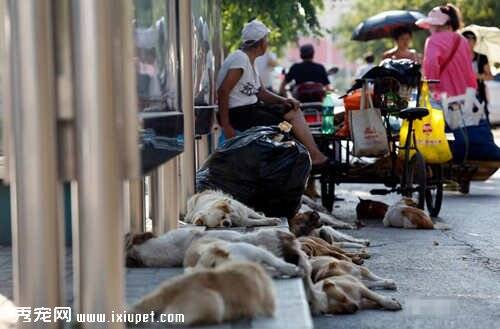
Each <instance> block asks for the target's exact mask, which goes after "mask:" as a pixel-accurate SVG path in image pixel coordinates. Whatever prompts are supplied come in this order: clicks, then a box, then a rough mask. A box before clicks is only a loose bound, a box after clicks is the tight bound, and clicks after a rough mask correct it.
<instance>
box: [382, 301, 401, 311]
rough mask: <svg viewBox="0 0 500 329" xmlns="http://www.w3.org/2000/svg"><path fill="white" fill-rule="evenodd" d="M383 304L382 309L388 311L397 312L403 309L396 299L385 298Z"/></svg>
mask: <svg viewBox="0 0 500 329" xmlns="http://www.w3.org/2000/svg"><path fill="white" fill-rule="evenodd" d="M384 304H385V305H384V308H385V309H387V310H389V311H399V310H402V309H403V307H402V306H401V303H400V302H399V301H398V300H397V299H396V298H387V299H386V300H385V303H384Z"/></svg>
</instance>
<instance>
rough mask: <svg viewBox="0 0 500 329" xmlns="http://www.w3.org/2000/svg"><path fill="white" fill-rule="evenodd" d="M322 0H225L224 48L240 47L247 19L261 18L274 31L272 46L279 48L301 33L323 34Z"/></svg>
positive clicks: (271, 35)
mask: <svg viewBox="0 0 500 329" xmlns="http://www.w3.org/2000/svg"><path fill="white" fill-rule="evenodd" d="M322 8H323V0H222V26H223V33H224V48H225V49H226V51H233V50H235V49H237V48H238V47H239V46H240V43H241V29H242V28H243V25H244V24H245V23H246V22H249V21H251V20H252V19H255V18H257V19H259V20H261V21H262V22H263V23H264V24H266V26H267V27H269V29H270V30H271V33H270V37H269V38H270V45H271V47H272V48H273V49H274V50H275V51H278V52H279V50H280V49H282V48H283V47H284V46H286V44H287V43H288V42H290V41H293V40H295V39H297V38H298V36H299V35H308V34H315V35H320V34H321V32H320V25H319V22H318V18H317V12H318V10H321V9H322Z"/></svg>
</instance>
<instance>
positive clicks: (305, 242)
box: [298, 236, 370, 265]
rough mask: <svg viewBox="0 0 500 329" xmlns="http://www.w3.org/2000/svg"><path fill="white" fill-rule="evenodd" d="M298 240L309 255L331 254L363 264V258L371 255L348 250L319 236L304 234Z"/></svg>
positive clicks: (331, 255)
mask: <svg viewBox="0 0 500 329" xmlns="http://www.w3.org/2000/svg"><path fill="white" fill-rule="evenodd" d="M298 240H299V242H300V244H301V247H302V250H303V251H304V252H305V253H306V255H307V256H309V257H314V256H330V257H335V258H337V259H341V260H346V261H350V262H353V263H355V264H358V265H361V264H363V259H367V258H370V255H369V254H368V253H366V252H365V251H362V252H355V253H352V252H347V251H345V250H343V249H341V248H339V247H336V246H334V245H331V244H329V243H328V242H326V241H325V240H323V239H320V238H317V237H312V236H302V237H300V238H298Z"/></svg>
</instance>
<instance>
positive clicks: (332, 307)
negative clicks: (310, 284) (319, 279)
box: [323, 279, 359, 314]
mask: <svg viewBox="0 0 500 329" xmlns="http://www.w3.org/2000/svg"><path fill="white" fill-rule="evenodd" d="M323 292H324V293H325V294H326V297H327V300H328V306H327V310H326V312H325V313H328V314H352V313H355V312H356V311H357V310H358V309H359V306H358V304H357V303H355V302H354V301H353V300H352V299H350V298H349V297H348V296H347V295H346V294H345V293H344V291H343V290H342V289H341V288H340V287H338V286H337V284H335V282H333V281H332V280H328V279H326V280H324V282H323Z"/></svg>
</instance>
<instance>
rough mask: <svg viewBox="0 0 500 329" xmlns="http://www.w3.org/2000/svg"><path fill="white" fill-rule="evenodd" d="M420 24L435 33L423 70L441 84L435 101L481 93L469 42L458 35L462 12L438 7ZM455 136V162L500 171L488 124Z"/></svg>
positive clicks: (429, 41)
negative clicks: (484, 165)
mask: <svg viewBox="0 0 500 329" xmlns="http://www.w3.org/2000/svg"><path fill="white" fill-rule="evenodd" d="M416 24H417V25H418V26H420V27H422V28H426V29H429V30H430V32H431V36H430V37H429V38H427V40H426V42H425V50H424V64H423V69H424V77H425V78H426V79H433V80H434V79H437V80H440V82H439V83H438V84H435V85H433V87H432V91H433V96H434V98H435V99H436V100H439V99H440V98H441V93H446V94H447V95H448V96H457V95H463V94H465V92H466V90H467V88H474V89H476V90H477V81H476V75H475V74H474V71H473V69H472V65H471V62H472V54H471V52H470V49H469V45H468V42H467V40H466V39H465V38H464V37H463V36H462V35H460V34H458V33H457V32H456V31H457V30H458V29H459V28H460V27H461V26H462V21H461V17H460V11H459V10H458V8H456V7H455V6H453V5H451V4H447V5H446V6H439V7H435V8H434V9H432V10H431V11H430V12H429V14H428V15H427V17H426V18H423V19H419V20H418V21H417V22H416ZM453 134H454V136H455V142H454V143H453V145H452V151H453V159H454V160H455V161H459V162H462V161H464V160H480V161H492V162H495V163H496V164H497V165H498V166H499V167H500V148H499V147H498V146H497V145H496V144H495V141H494V138H493V135H492V133H491V130H490V128H489V125H488V124H487V123H486V121H484V120H483V121H481V122H480V123H479V125H477V126H470V127H465V128H463V129H457V130H454V131H453Z"/></svg>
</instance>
